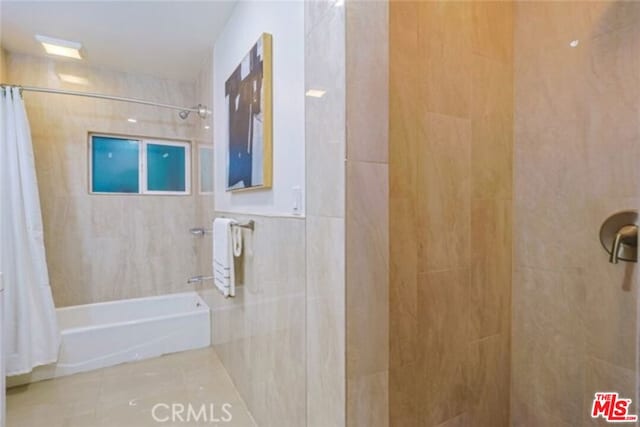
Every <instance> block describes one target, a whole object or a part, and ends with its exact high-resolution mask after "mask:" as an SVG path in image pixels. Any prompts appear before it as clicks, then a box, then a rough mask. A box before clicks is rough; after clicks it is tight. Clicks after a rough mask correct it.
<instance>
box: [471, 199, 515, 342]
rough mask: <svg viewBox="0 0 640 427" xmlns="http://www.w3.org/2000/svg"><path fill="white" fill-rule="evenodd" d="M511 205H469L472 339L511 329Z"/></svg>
mask: <svg viewBox="0 0 640 427" xmlns="http://www.w3.org/2000/svg"><path fill="white" fill-rule="evenodd" d="M511 229H512V213H511V201H502V200H473V201H472V202H471V288H470V294H469V295H470V300H471V305H470V307H469V310H470V316H471V319H472V322H471V324H472V337H473V338H477V339H479V338H484V337H487V336H490V335H495V334H498V333H502V334H509V331H510V329H511V262H512V256H511V250H512V245H511V242H512V233H511Z"/></svg>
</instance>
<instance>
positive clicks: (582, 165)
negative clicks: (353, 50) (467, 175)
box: [512, 1, 640, 427]
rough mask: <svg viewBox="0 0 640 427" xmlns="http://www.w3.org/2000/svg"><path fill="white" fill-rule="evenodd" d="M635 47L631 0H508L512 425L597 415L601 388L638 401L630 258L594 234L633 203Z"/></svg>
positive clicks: (579, 421)
mask: <svg viewBox="0 0 640 427" xmlns="http://www.w3.org/2000/svg"><path fill="white" fill-rule="evenodd" d="M572 42H573V43H572ZM572 45H573V46H572ZM638 52H640V3H639V2H626V1H606V2H568V1H567V2H518V3H517V4H516V14H515V93H516V98H515V99H516V102H515V192H514V194H515V200H514V201H515V221H514V224H516V225H517V226H516V227H515V228H514V238H515V263H514V265H515V271H514V284H513V296H514V298H513V314H514V317H513V382H512V384H513V386H512V391H513V392H512V396H513V400H512V402H513V407H512V418H513V421H514V425H515V426H532V427H533V426H551V425H553V426H563V427H569V426H579V425H583V426H587V425H605V424H606V423H605V422H604V420H600V422H597V421H596V420H593V419H591V416H590V409H591V404H592V401H593V397H594V393H595V392H596V391H610V390H611V391H617V392H619V393H621V394H622V395H624V396H625V397H628V398H632V399H634V402H635V399H636V398H637V396H636V387H637V381H636V378H637V368H636V366H637V363H638V351H637V334H638V327H637V304H638V302H637V299H638V295H637V292H638V283H637V278H638V277H637V266H636V265H635V264H633V265H632V264H626V263H620V264H618V265H611V264H609V263H608V259H607V254H606V253H605V252H604V250H603V249H602V248H601V246H600V242H599V241H598V231H599V228H600V224H601V223H602V221H603V220H604V219H605V218H606V217H607V216H608V215H610V214H612V213H614V212H617V211H619V210H622V209H637V208H638V201H639V196H640V175H639V174H638V171H639V170H640V168H639V165H640V59H639V58H640V55H639V54H638ZM635 408H637V406H634V409H635ZM634 413H636V412H634Z"/></svg>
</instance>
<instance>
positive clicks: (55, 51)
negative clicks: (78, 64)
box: [36, 35, 82, 59]
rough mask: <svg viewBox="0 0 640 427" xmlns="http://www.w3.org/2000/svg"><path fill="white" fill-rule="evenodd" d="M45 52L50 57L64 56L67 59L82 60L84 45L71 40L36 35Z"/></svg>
mask: <svg viewBox="0 0 640 427" xmlns="http://www.w3.org/2000/svg"><path fill="white" fill-rule="evenodd" d="M36 40H38V41H39V42H40V43H41V44H42V47H44V50H45V51H46V52H47V53H48V54H49V55H57V56H64V57H66V58H74V59H82V56H81V55H80V49H82V44H80V43H78V42H72V41H69V40H61V39H54V38H52V37H47V36H41V35H36Z"/></svg>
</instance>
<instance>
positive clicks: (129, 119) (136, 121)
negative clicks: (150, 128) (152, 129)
mask: <svg viewBox="0 0 640 427" xmlns="http://www.w3.org/2000/svg"><path fill="white" fill-rule="evenodd" d="M127 121H128V122H129V123H138V120H136V119H134V118H133V117H130V118H128V119H127Z"/></svg>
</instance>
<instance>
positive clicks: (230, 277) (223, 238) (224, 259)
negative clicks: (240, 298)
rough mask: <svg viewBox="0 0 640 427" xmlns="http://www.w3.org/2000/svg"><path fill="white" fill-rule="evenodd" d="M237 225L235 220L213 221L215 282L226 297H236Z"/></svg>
mask: <svg viewBox="0 0 640 427" xmlns="http://www.w3.org/2000/svg"><path fill="white" fill-rule="evenodd" d="M235 223H236V221H235V220H233V219H228V218H216V219H215V220H214V221H213V239H212V240H213V280H214V283H215V285H216V287H217V288H218V289H219V290H220V292H222V294H223V295H224V296H225V297H233V296H235V295H236V286H235V274H234V271H233V253H234V248H233V240H234V239H233V238H232V233H233V230H232V224H235Z"/></svg>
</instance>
